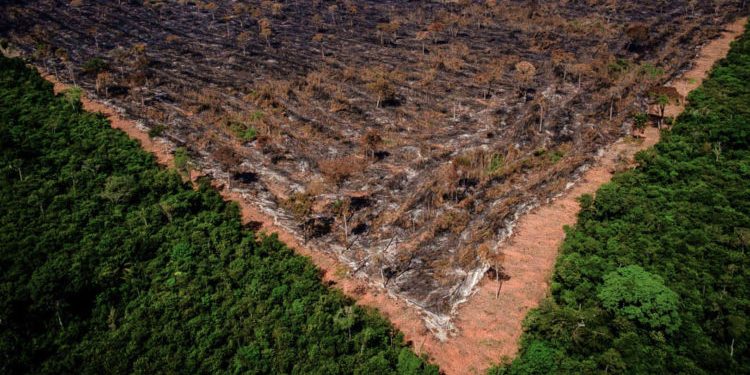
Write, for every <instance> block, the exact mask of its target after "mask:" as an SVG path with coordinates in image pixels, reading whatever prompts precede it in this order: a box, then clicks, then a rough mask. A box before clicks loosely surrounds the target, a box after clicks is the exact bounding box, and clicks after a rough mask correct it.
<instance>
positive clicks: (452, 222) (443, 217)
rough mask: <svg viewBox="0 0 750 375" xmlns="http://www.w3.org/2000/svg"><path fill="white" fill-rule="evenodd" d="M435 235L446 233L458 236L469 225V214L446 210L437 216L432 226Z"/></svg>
mask: <svg viewBox="0 0 750 375" xmlns="http://www.w3.org/2000/svg"><path fill="white" fill-rule="evenodd" d="M433 225H434V226H433V229H434V232H435V235H438V234H441V233H443V232H446V231H449V230H450V231H451V232H452V233H454V234H459V233H461V232H463V231H464V229H466V226H467V225H469V214H468V213H467V212H466V211H461V210H448V211H446V212H443V213H442V214H440V215H438V217H437V218H435V222H434V224H433Z"/></svg>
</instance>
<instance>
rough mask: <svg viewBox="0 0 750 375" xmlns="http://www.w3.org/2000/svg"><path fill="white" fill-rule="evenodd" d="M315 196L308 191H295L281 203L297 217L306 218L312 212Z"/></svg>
mask: <svg viewBox="0 0 750 375" xmlns="http://www.w3.org/2000/svg"><path fill="white" fill-rule="evenodd" d="M313 203H314V197H313V196H312V195H310V194H307V193H293V194H292V195H290V196H289V198H287V199H286V200H284V201H283V202H282V203H281V207H283V208H285V209H286V210H288V211H290V212H291V213H292V214H293V215H294V216H295V217H297V219H301V218H304V217H305V216H307V215H308V214H310V212H312V206H313Z"/></svg>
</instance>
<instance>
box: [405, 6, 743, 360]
mask: <svg viewBox="0 0 750 375" xmlns="http://www.w3.org/2000/svg"><path fill="white" fill-rule="evenodd" d="M746 23H747V18H742V19H739V20H737V21H735V22H733V23H732V24H730V25H727V28H726V31H725V32H723V33H722V35H721V37H719V38H717V39H715V40H713V41H711V42H710V43H708V44H706V45H705V46H704V47H703V48H702V49H701V52H700V53H699V55H698V56H697V58H696V60H694V62H693V67H692V68H691V69H690V70H689V71H687V72H685V73H684V74H682V75H681V76H680V77H679V78H677V79H675V80H674V81H673V84H672V85H673V86H674V87H675V88H676V89H677V90H678V92H680V94H681V95H685V96H686V95H687V94H688V93H689V92H690V91H692V90H694V89H696V88H697V87H699V86H700V84H701V83H702V82H703V79H704V78H705V77H706V75H707V74H708V73H709V72H710V70H711V67H712V66H713V65H714V63H715V62H716V61H718V60H720V59H722V58H724V57H725V56H726V55H727V53H728V52H729V47H730V44H731V43H732V41H734V40H735V39H736V38H738V37H739V36H740V35H742V32H743V31H744V27H745V24H746ZM683 110H684V105H673V106H671V107H669V108H668V109H667V111H666V113H667V115H669V116H676V115H678V114H679V113H681V112H682V111H683ZM658 141H659V131H658V130H657V129H656V128H653V127H649V128H648V129H646V131H645V133H644V135H643V138H642V139H641V141H640V142H632V141H627V140H624V139H621V140H620V141H618V142H616V143H615V144H614V145H612V146H611V147H610V148H608V149H607V150H606V151H605V153H604V154H603V155H602V156H601V158H600V159H599V160H598V162H597V164H596V165H594V166H593V167H592V168H591V169H589V170H587V171H586V172H585V173H584V175H583V176H582V178H581V179H580V180H579V181H578V182H577V183H576V184H575V185H574V186H573V187H572V188H571V189H569V190H568V191H566V192H565V193H564V194H563V195H562V196H560V197H559V198H557V199H556V200H554V201H553V202H552V203H550V204H547V205H544V206H541V207H538V208H537V209H535V210H533V211H532V212H530V213H529V214H527V215H525V216H524V217H522V218H521V220H519V222H518V224H517V226H516V228H515V232H514V236H513V237H512V238H511V240H510V241H509V242H508V244H507V245H506V247H505V248H504V249H503V252H504V254H505V262H504V263H503V264H504V267H505V272H506V273H507V274H508V275H509V276H510V279H509V280H507V281H505V282H503V284H502V288H501V290H500V293H499V294H497V288H498V285H497V283H496V282H494V281H488V280H486V279H485V280H484V282H483V283H482V284H480V286H479V288H478V290H477V292H476V294H475V295H474V296H472V298H471V299H470V300H469V302H467V303H466V304H464V305H462V306H461V308H460V310H459V313H458V316H457V318H456V326H457V327H458V329H459V334H458V336H457V337H454V338H451V340H449V341H448V342H447V343H440V342H435V341H434V340H432V341H429V342H426V343H425V345H424V348H423V350H426V351H427V352H429V353H431V354H433V355H434V356H435V357H436V362H437V363H438V364H439V365H440V366H441V369H443V370H444V371H446V373H452V374H458V373H466V372H467V370H468V372H471V371H472V370H473V371H476V372H482V371H484V370H485V369H486V368H487V367H488V365H489V363H490V362H492V361H498V360H499V359H500V358H502V357H503V356H511V357H512V356H514V355H515V354H516V352H517V351H518V339H519V338H520V336H521V333H522V322H523V319H524V318H525V317H526V314H527V313H528V311H529V310H530V309H532V308H534V307H536V306H538V305H539V302H541V300H542V299H543V298H544V297H545V296H546V295H547V293H548V291H549V277H550V276H551V275H552V269H553V267H554V264H555V259H556V258H557V253H558V249H559V247H560V245H561V244H562V241H563V239H564V238H565V232H564V231H563V226H564V225H574V224H575V222H576V215H577V214H578V211H579V209H580V207H579V204H578V202H577V201H576V199H577V198H578V197H579V196H581V195H583V194H593V193H595V192H596V190H597V189H598V188H599V186H601V185H602V184H604V183H606V182H608V181H609V180H610V179H611V178H612V171H613V170H614V169H615V166H616V165H617V163H618V162H619V161H620V160H623V158H627V160H632V157H633V155H635V153H637V152H638V151H641V150H644V149H647V148H649V147H651V146H653V145H654V144H656V143H657V142H658ZM397 326H398V324H397ZM408 337H409V336H408V335H407V338H408ZM436 353H441V355H440V357H442V356H443V354H442V353H449V357H450V360H449V361H445V360H443V359H442V358H440V357H438V354H436Z"/></svg>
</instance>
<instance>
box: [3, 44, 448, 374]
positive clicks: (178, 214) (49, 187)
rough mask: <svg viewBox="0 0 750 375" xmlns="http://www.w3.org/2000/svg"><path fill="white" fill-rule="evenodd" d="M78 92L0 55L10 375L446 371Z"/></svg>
mask: <svg viewBox="0 0 750 375" xmlns="http://www.w3.org/2000/svg"><path fill="white" fill-rule="evenodd" d="M79 96H80V92H79V91H78V90H73V91H70V92H68V94H66V95H61V96H55V95H53V93H52V87H51V84H49V83H48V82H46V81H44V80H43V79H42V78H41V77H39V76H38V74H37V73H36V72H35V71H33V70H31V69H29V68H27V67H25V65H24V64H23V62H22V61H20V60H11V59H7V58H4V57H0V244H1V245H0V248H1V249H2V251H0V270H2V272H0V373H6V374H11V373H42V374H61V373H84V374H101V373H148V374H152V373H189V374H197V373H212V374H213V373H253V374H259V373H274V374H281V373H319V374H348V373H354V374H384V373H385V374H389V373H405V374H422V373H426V374H437V372H438V370H437V368H436V367H435V366H431V365H428V364H427V363H425V361H424V360H423V359H422V358H420V357H418V356H416V355H415V354H414V353H413V352H411V351H410V350H409V348H408V347H407V346H406V345H405V343H404V342H403V339H402V335H401V334H400V333H398V332H397V331H395V330H394V329H393V328H392V327H391V326H390V325H389V324H388V323H387V322H386V321H385V320H384V319H382V318H380V317H379V316H378V315H377V314H375V313H374V312H372V311H369V310H366V309H363V308H360V307H357V306H355V305H354V304H353V301H351V300H350V299H348V298H346V297H344V296H343V295H342V294H341V293H340V292H338V291H335V290H331V289H329V288H328V287H326V286H325V285H323V284H322V283H321V278H320V270H318V269H317V268H315V267H314V266H313V264H312V263H311V262H310V261H309V260H308V259H307V258H304V257H301V256H297V255H295V254H294V252H293V251H292V250H290V249H289V248H287V247H286V246H284V245H283V244H282V243H280V242H279V241H278V240H277V239H276V237H275V236H264V235H257V234H254V233H252V232H250V231H249V230H247V229H245V228H244V227H243V225H242V223H241V221H240V216H239V210H238V208H237V207H236V205H234V204H228V203H226V202H224V201H223V200H222V199H221V197H220V196H219V195H218V193H216V192H215V191H213V190H212V189H211V188H209V187H208V186H206V185H203V186H201V187H200V188H199V189H193V188H192V186H191V185H189V184H186V183H184V182H183V181H182V179H181V177H180V176H179V174H178V173H176V172H175V171H170V170H166V169H164V168H160V167H159V166H157V165H156V163H155V161H154V158H153V156H151V155H149V154H147V153H145V152H144V151H142V150H141V149H140V148H139V146H138V144H137V143H136V142H135V141H133V140H130V139H129V138H128V137H127V136H126V135H125V134H124V133H122V132H121V131H119V130H115V129H112V128H111V127H110V126H109V123H108V122H107V120H106V119H105V118H104V117H103V116H102V115H97V114H91V113H86V112H84V111H82V110H81V106H80V102H78V98H79ZM187 164H188V163H187V162H185V163H184V166H183V167H184V168H187V167H188V165H187Z"/></svg>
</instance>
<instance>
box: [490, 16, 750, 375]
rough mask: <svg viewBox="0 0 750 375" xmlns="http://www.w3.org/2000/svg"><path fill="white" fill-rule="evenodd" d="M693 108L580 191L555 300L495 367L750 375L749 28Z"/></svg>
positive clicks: (506, 370)
mask: <svg viewBox="0 0 750 375" xmlns="http://www.w3.org/2000/svg"><path fill="white" fill-rule="evenodd" d="M689 102H690V103H689V105H688V108H687V110H686V111H685V113H684V114H683V115H682V116H680V117H679V118H678V120H677V123H676V125H675V126H674V127H673V129H672V130H671V131H665V132H663V134H662V135H663V138H662V141H661V142H660V143H659V144H658V145H657V146H656V147H655V148H653V149H651V150H648V151H646V152H643V153H641V154H640V155H639V156H638V159H637V160H638V163H639V168H637V169H635V170H633V171H629V172H625V173H622V174H619V175H618V176H616V177H615V178H614V180H613V181H612V182H611V183H609V184H606V185H604V186H602V188H601V189H600V190H599V191H598V192H597V194H596V198H595V199H592V197H590V196H584V197H582V198H581V199H580V202H581V206H582V211H581V213H580V215H579V218H578V224H577V225H576V226H575V228H573V229H568V230H567V238H566V240H565V242H564V244H563V246H562V252H561V255H560V258H559V259H558V262H557V265H556V269H555V273H554V276H553V280H552V292H551V297H550V298H549V299H548V300H546V301H544V302H543V303H542V305H541V306H540V307H539V308H538V309H536V310H534V311H533V312H532V313H531V314H530V315H529V316H528V317H527V320H526V322H525V329H526V332H525V333H524V336H523V338H522V349H521V353H520V355H519V356H518V357H517V358H516V359H515V360H513V361H512V363H509V364H505V365H504V366H500V367H497V368H495V369H493V370H492V371H491V373H493V374H551V373H575V374H591V373H609V374H618V373H624V374H677V373H681V374H740V373H750V349H748V345H750V330H749V329H748V328H750V327H748V315H750V256H749V255H748V252H750V148H749V146H750V31H748V32H746V34H745V36H744V37H743V38H741V39H740V40H739V41H737V42H736V43H735V44H734V45H733V48H732V51H731V52H730V54H729V56H728V57H727V58H726V59H725V60H723V61H721V62H720V63H719V64H718V65H717V66H716V67H715V68H714V70H713V73H712V74H711V76H710V78H709V79H708V80H707V81H706V82H705V83H704V84H703V86H702V88H700V89H698V90H696V91H695V92H693V93H692V94H691V95H690V97H689Z"/></svg>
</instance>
